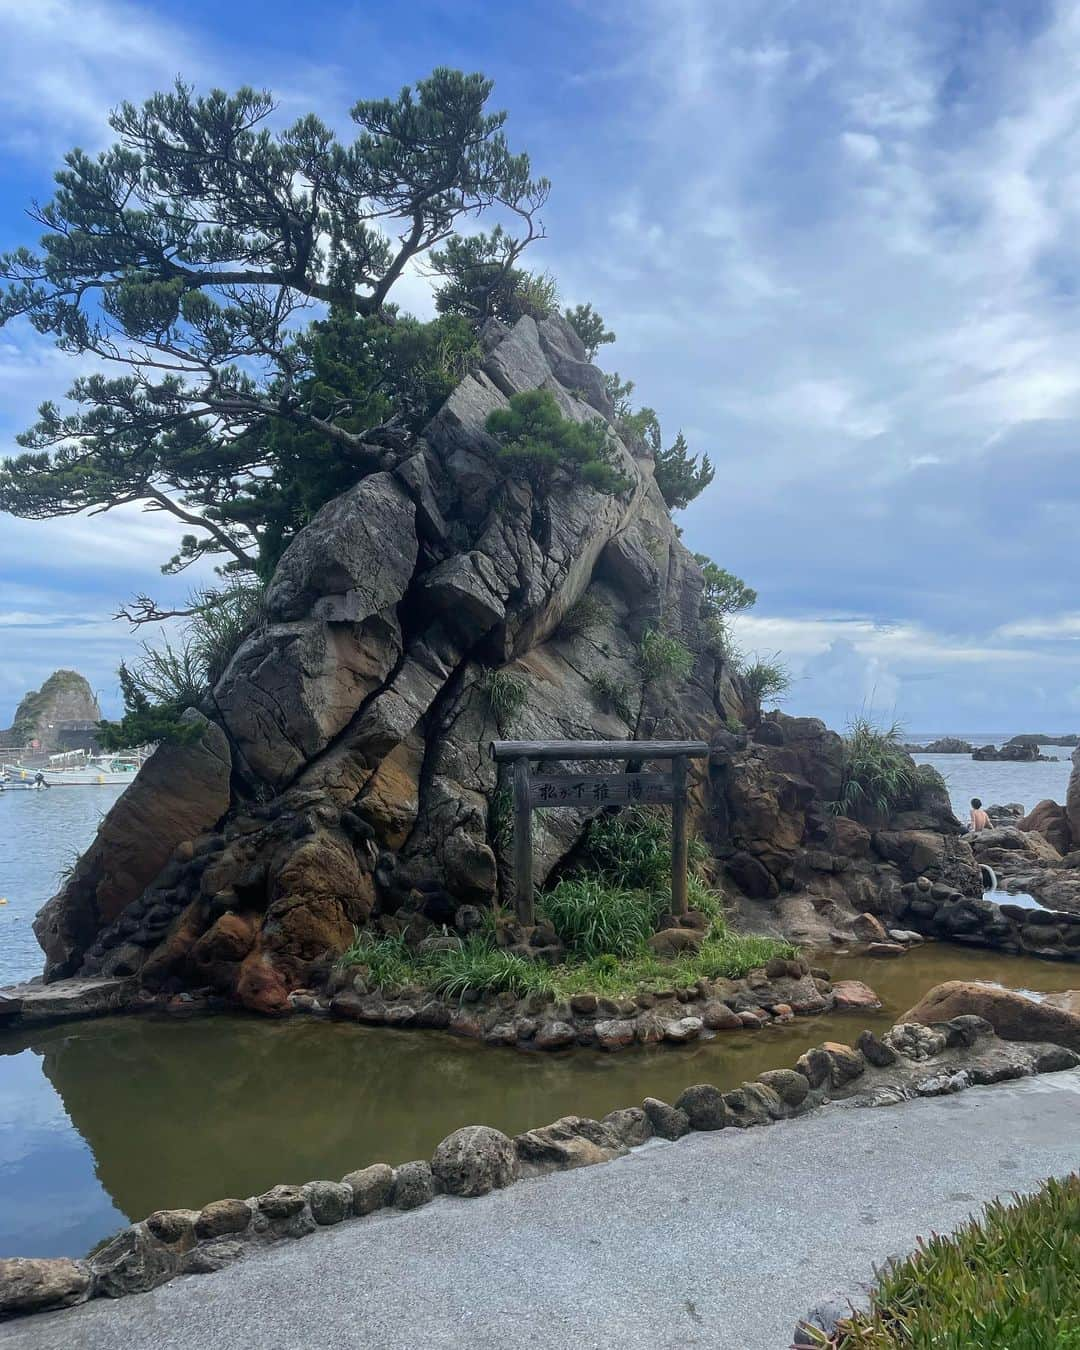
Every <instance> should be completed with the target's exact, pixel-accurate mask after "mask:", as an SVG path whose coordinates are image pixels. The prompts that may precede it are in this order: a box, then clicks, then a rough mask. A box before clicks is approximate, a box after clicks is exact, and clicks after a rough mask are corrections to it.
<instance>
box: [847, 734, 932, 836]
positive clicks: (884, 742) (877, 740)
mask: <svg viewBox="0 0 1080 1350" xmlns="http://www.w3.org/2000/svg"><path fill="white" fill-rule="evenodd" d="M902 732H903V728H902V727H901V725H900V723H899V722H894V723H893V724H892V725H891V726H889V727H886V728H884V729H881V728H878V727H875V726H874V724H873V723H872V722H871V721H870V719H869V718H867V717H857V718H855V720H854V721H853V722H852V723H851V725H850V727H849V728H848V732H847V735H846V736H845V737H844V758H843V773H842V778H841V784H840V796H839V799H838V800H837V801H836V802H834V803H832V809H833V811H834V812H835V813H836V814H837V815H841V816H851V815H855V814H857V813H858V812H859V811H864V810H865V811H871V812H879V813H881V814H882V815H887V814H888V813H889V812H890V811H892V810H894V809H895V808H896V807H897V806H899V805H900V804H901V803H902V802H903V801H904V800H906V799H907V798H910V797H911V795H912V794H913V793H914V792H915V791H917V789H918V786H919V773H918V770H917V769H916V767H915V762H914V761H913V760H912V758H911V756H910V755H909V754H908V753H907V751H906V750H905V749H904V747H903V745H902V744H901V736H902Z"/></svg>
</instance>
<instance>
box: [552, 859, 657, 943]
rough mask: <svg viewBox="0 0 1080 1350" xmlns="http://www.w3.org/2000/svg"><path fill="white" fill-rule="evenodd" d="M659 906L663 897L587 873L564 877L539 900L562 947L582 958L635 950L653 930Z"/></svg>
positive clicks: (646, 939) (645, 940)
mask: <svg viewBox="0 0 1080 1350" xmlns="http://www.w3.org/2000/svg"><path fill="white" fill-rule="evenodd" d="M663 905H664V901H663V897H662V896H659V895H655V894H651V893H649V892H647V891H639V890H628V889H625V888H623V887H620V886H618V885H613V884H612V883H611V882H608V881H605V880H602V879H601V878H600V877H598V876H595V875H588V874H581V875H579V876H574V877H565V878H564V879H563V880H562V881H560V882H559V884H558V885H557V886H555V887H553V889H552V890H550V891H547V892H545V894H544V895H543V896H542V897H541V899H540V908H541V910H542V912H543V913H544V915H545V916H546V917H547V918H548V919H550V920H551V923H552V925H553V926H554V928H555V931H556V933H558V935H559V938H560V939H561V941H562V942H564V943H565V944H566V947H567V949H568V950H569V951H570V952H572V953H573V954H574V955H575V956H577V957H584V958H585V959H586V960H588V959H591V958H592V957H596V956H603V955H605V954H609V955H612V956H630V955H631V954H633V953H634V952H636V951H638V950H639V949H640V948H641V947H642V946H644V944H645V943H646V942H647V941H648V939H649V938H650V937H651V936H652V934H653V932H654V931H655V929H656V921H657V919H658V918H659V917H660V914H661V912H662V910H663Z"/></svg>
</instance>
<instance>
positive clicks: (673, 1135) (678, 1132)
mask: <svg viewBox="0 0 1080 1350" xmlns="http://www.w3.org/2000/svg"><path fill="white" fill-rule="evenodd" d="M641 1105H642V1109H643V1110H644V1112H645V1114H646V1116H648V1118H649V1124H650V1125H651V1126H652V1128H653V1133H654V1134H655V1135H658V1136H659V1137H660V1138H661V1139H681V1138H682V1137H683V1135H684V1134H689V1133H690V1118H689V1116H687V1114H686V1112H685V1111H680V1110H679V1109H678V1108H677V1107H674V1106H668V1104H667V1102H662V1101H660V1099H659V1098H658V1097H646V1098H645V1100H644V1101H643V1102H642V1103H641Z"/></svg>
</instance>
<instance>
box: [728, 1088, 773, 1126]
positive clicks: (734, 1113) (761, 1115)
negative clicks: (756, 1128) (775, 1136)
mask: <svg viewBox="0 0 1080 1350" xmlns="http://www.w3.org/2000/svg"><path fill="white" fill-rule="evenodd" d="M752 1087H758V1088H761V1084H760V1083H757V1084H750V1083H747V1084H744V1085H743V1086H742V1087H740V1088H733V1089H732V1090H731V1091H730V1092H725V1093H724V1106H725V1109H726V1111H727V1117H728V1124H729V1125H734V1126H735V1127H736V1129H741V1130H744V1129H747V1128H748V1127H749V1126H751V1125H768V1123H769V1121H770V1120H771V1119H772V1116H771V1114H770V1112H769V1109H768V1106H767V1104H766V1101H765V1099H764V1098H763V1097H762V1096H760V1095H759V1094H758V1093H756V1092H753V1091H751V1090H750V1089H751V1088H752ZM761 1090H762V1092H766V1091H768V1089H767V1088H762V1089H761ZM772 1095H773V1096H774V1097H775V1098H776V1101H777V1102H778V1103H779V1101H780V1098H779V1097H777V1096H776V1093H773V1094H772Z"/></svg>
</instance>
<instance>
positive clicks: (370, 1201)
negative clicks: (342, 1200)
mask: <svg viewBox="0 0 1080 1350" xmlns="http://www.w3.org/2000/svg"><path fill="white" fill-rule="evenodd" d="M341 1181H342V1184H343V1185H345V1186H348V1187H349V1189H350V1190H351V1191H352V1197H353V1213H354V1214H357V1215H360V1216H363V1215H364V1214H371V1213H372V1212H373V1211H374V1210H376V1209H382V1207H383V1205H386V1204H389V1202H390V1195H391V1193H392V1191H393V1189H394V1169H393V1168H392V1167H388V1166H387V1165H386V1163H372V1165H371V1166H370V1167H364V1168H361V1169H360V1171H358V1172H350V1173H349V1174H348V1176H344V1177H342V1178H341Z"/></svg>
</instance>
